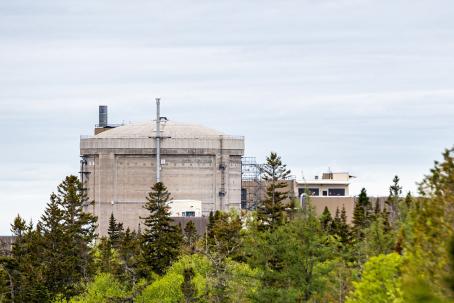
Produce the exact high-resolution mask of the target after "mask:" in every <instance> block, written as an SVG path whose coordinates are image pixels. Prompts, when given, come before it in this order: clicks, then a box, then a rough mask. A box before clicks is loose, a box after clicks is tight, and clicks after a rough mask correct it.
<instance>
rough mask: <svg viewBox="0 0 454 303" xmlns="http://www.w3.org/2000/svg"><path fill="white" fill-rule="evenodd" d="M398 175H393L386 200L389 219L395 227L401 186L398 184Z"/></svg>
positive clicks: (398, 213) (397, 219)
mask: <svg viewBox="0 0 454 303" xmlns="http://www.w3.org/2000/svg"><path fill="white" fill-rule="evenodd" d="M399 181H400V179H399V177H398V176H394V179H393V184H392V185H391V186H390V187H389V196H388V199H387V200H386V202H385V203H386V205H388V207H389V210H388V211H389V221H390V225H391V226H392V227H395V228H397V226H396V225H397V224H398V221H399V220H400V219H401V218H400V212H399V204H400V201H401V198H400V195H401V194H402V187H401V186H400V185H399Z"/></svg>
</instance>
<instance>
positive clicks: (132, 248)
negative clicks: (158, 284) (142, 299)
mask: <svg viewBox="0 0 454 303" xmlns="http://www.w3.org/2000/svg"><path fill="white" fill-rule="evenodd" d="M118 258H119V260H120V266H121V274H120V276H121V278H120V280H121V281H125V282H126V283H125V284H126V285H128V286H129V287H132V286H133V285H135V284H136V282H137V280H138V277H139V274H140V270H141V268H140V267H141V266H140V265H141V261H142V259H141V235H139V234H138V233H136V232H134V231H133V232H131V230H130V229H129V227H128V228H127V229H126V231H125V233H124V236H123V237H122V238H121V242H120V246H119V247H118Z"/></svg>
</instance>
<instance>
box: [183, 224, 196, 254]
mask: <svg viewBox="0 0 454 303" xmlns="http://www.w3.org/2000/svg"><path fill="white" fill-rule="evenodd" d="M198 238H199V236H198V234H197V229H196V228H195V224H194V222H192V221H189V222H188V223H186V226H185V227H184V233H183V243H184V245H185V246H186V248H187V249H188V251H189V252H190V253H191V254H193V253H195V244H196V242H197V240H198Z"/></svg>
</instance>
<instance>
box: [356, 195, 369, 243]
mask: <svg viewBox="0 0 454 303" xmlns="http://www.w3.org/2000/svg"><path fill="white" fill-rule="evenodd" d="M370 218H371V204H370V201H369V197H368V196H367V192H366V189H365V188H363V189H361V193H360V194H359V196H358V200H357V201H356V203H355V207H354V210H353V220H352V223H353V230H352V231H353V234H354V235H355V237H357V238H359V239H361V238H363V236H364V229H365V228H367V227H368V226H369V224H370Z"/></svg>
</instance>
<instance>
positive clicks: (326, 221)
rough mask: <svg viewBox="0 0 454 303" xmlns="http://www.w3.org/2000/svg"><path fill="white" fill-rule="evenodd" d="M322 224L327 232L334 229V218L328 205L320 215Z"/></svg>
mask: <svg viewBox="0 0 454 303" xmlns="http://www.w3.org/2000/svg"><path fill="white" fill-rule="evenodd" d="M320 224H321V226H322V228H323V229H324V230H325V231H326V232H330V231H331V229H332V224H333V218H332V216H331V213H330V212H329V209H328V207H327V206H325V209H324V210H323V213H322V215H321V216H320Z"/></svg>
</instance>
